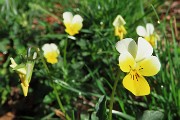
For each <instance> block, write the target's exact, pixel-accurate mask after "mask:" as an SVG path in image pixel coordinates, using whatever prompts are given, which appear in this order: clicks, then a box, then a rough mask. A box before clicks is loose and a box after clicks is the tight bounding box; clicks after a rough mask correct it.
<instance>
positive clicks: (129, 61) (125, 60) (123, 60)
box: [119, 52, 136, 72]
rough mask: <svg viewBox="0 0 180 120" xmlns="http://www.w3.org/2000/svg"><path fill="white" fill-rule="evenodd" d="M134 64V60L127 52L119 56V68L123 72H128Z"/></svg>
mask: <svg viewBox="0 0 180 120" xmlns="http://www.w3.org/2000/svg"><path fill="white" fill-rule="evenodd" d="M135 64H136V63H135V60H134V58H133V56H132V55H131V54H130V53H129V52H126V53H123V54H121V55H120V56H119V66H120V69H121V70H122V71H123V72H129V71H130V70H131V68H133V67H134V66H135Z"/></svg>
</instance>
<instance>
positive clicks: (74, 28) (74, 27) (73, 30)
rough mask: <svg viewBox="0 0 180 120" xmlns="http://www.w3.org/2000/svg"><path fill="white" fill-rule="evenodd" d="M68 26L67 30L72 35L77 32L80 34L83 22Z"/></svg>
mask: <svg viewBox="0 0 180 120" xmlns="http://www.w3.org/2000/svg"><path fill="white" fill-rule="evenodd" d="M65 26H66V30H65V31H66V32H67V33H68V34H69V35H71V36H74V35H75V34H78V33H79V31H80V30H81V28H82V23H74V24H71V25H68V24H67V25H65Z"/></svg>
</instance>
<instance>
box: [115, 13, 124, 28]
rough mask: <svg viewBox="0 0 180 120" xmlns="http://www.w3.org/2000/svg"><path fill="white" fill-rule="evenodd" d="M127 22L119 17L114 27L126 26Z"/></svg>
mask: <svg viewBox="0 0 180 120" xmlns="http://www.w3.org/2000/svg"><path fill="white" fill-rule="evenodd" d="M125 24H126V22H125V21H124V19H123V18H122V16H121V15H118V16H117V17H116V18H115V20H114V21H113V26H114V27H120V26H122V25H125Z"/></svg>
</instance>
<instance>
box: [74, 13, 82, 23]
mask: <svg viewBox="0 0 180 120" xmlns="http://www.w3.org/2000/svg"><path fill="white" fill-rule="evenodd" d="M82 22H83V18H82V17H81V16H80V15H75V16H74V17H73V19H72V23H73V24H74V23H82Z"/></svg>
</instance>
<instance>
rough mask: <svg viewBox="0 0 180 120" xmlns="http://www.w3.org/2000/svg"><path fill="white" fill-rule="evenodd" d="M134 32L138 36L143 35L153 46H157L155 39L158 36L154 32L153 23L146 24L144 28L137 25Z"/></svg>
mask: <svg viewBox="0 0 180 120" xmlns="http://www.w3.org/2000/svg"><path fill="white" fill-rule="evenodd" d="M136 32H137V34H138V35H139V36H141V37H144V39H146V40H147V41H148V42H149V43H150V44H151V45H152V46H153V47H156V46H157V40H159V36H158V35H157V34H155V33H154V25H153V24H151V23H147V24H146V28H145V27H143V26H138V27H137V28H136Z"/></svg>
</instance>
